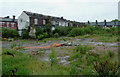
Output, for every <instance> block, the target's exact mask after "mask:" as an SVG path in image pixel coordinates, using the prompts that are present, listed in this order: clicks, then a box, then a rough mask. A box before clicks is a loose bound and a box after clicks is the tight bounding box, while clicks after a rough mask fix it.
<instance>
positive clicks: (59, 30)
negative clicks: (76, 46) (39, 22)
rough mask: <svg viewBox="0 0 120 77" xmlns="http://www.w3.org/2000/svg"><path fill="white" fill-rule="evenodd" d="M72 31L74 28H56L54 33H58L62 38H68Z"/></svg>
mask: <svg viewBox="0 0 120 77" xmlns="http://www.w3.org/2000/svg"><path fill="white" fill-rule="evenodd" d="M71 30H72V27H56V28H55V30H54V32H53V33H54V34H55V33H58V34H59V35H60V36H66V35H67V34H69V32H70V31H71Z"/></svg>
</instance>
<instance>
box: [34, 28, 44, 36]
mask: <svg viewBox="0 0 120 77" xmlns="http://www.w3.org/2000/svg"><path fill="white" fill-rule="evenodd" d="M39 34H43V29H42V28H40V27H38V28H37V29H36V32H35V35H36V37H38V36H39Z"/></svg>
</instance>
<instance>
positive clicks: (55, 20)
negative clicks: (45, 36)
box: [18, 11, 72, 34]
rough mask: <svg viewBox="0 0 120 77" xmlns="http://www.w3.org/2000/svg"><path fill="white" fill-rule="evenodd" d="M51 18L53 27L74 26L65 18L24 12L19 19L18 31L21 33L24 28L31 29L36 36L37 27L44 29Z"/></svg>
mask: <svg viewBox="0 0 120 77" xmlns="http://www.w3.org/2000/svg"><path fill="white" fill-rule="evenodd" d="M48 17H50V22H51V24H52V27H53V28H54V27H57V26H62V27H66V26H72V23H71V22H70V21H67V20H66V19H64V18H63V17H53V16H47V15H42V14H38V13H32V12H28V11H23V12H22V14H21V15H20V16H19V17H18V30H19V32H20V33H21V30H22V29H24V28H30V34H34V33H35V31H36V29H35V28H36V27H41V28H44V27H45V25H46V21H47V18H48Z"/></svg>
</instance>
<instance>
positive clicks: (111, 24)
mask: <svg viewBox="0 0 120 77" xmlns="http://www.w3.org/2000/svg"><path fill="white" fill-rule="evenodd" d="M85 24H86V25H87V24H89V25H90V26H96V25H97V26H99V27H102V28H110V27H117V26H120V21H110V22H106V20H104V22H98V21H97V20H96V22H89V21H88V22H85Z"/></svg>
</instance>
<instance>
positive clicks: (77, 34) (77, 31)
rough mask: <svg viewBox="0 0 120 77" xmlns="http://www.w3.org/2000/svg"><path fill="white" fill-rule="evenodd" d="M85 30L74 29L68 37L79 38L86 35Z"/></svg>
mask: <svg viewBox="0 0 120 77" xmlns="http://www.w3.org/2000/svg"><path fill="white" fill-rule="evenodd" d="M84 34H85V33H84V29H83V28H73V29H72V30H71V31H70V33H69V35H68V36H72V37H75V36H79V35H84Z"/></svg>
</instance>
